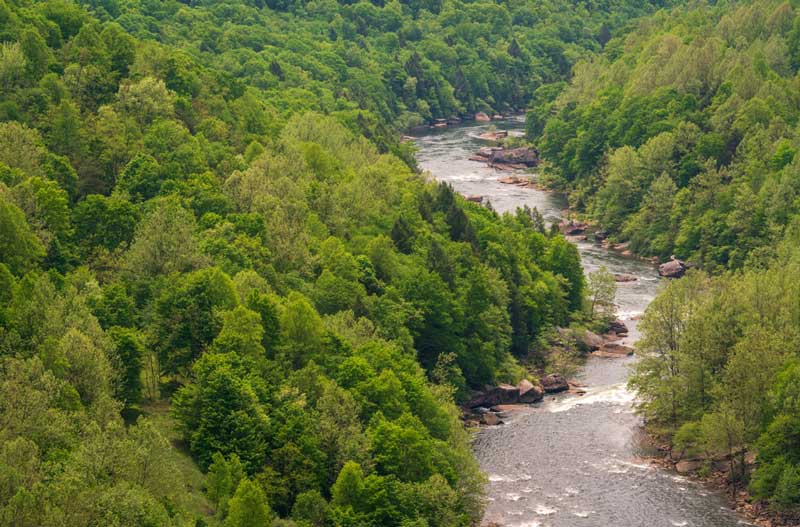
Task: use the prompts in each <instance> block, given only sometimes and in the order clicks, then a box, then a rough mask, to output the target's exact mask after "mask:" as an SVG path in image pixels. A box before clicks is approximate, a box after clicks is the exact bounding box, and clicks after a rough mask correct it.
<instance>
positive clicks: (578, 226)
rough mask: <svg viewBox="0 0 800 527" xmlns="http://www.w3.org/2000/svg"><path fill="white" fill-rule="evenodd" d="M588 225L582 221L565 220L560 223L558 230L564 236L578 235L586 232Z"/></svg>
mask: <svg viewBox="0 0 800 527" xmlns="http://www.w3.org/2000/svg"><path fill="white" fill-rule="evenodd" d="M587 227H588V225H587V224H586V223H584V222H582V221H575V220H563V221H562V222H561V223H559V224H558V230H560V231H561V234H563V235H564V236H577V235H579V234H583V233H584V232H586V229H587Z"/></svg>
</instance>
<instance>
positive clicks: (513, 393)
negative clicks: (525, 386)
mask: <svg viewBox="0 0 800 527" xmlns="http://www.w3.org/2000/svg"><path fill="white" fill-rule="evenodd" d="M516 402H519V388H517V387H516V386H511V385H510V384H501V385H500V386H486V387H485V389H484V391H482V392H476V393H474V394H473V396H472V398H471V399H470V400H469V401H467V403H466V404H465V406H466V407H467V408H478V407H481V406H482V407H484V408H490V407H492V406H495V405H498V404H514V403H516Z"/></svg>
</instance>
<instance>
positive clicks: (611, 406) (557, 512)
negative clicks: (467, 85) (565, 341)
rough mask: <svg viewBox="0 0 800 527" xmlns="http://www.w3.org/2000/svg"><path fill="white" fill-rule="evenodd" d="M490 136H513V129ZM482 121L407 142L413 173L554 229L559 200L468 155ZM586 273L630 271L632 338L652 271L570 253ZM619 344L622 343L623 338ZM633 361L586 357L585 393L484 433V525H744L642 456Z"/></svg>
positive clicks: (511, 125) (624, 308)
mask: <svg viewBox="0 0 800 527" xmlns="http://www.w3.org/2000/svg"><path fill="white" fill-rule="evenodd" d="M493 125H494V126H496V127H497V129H507V130H521V129H522V126H523V123H522V122H521V121H517V120H511V121H506V122H500V123H493ZM488 127H489V125H487V124H465V125H460V126H457V127H451V128H446V129H442V130H431V131H425V132H421V133H418V134H416V135H415V139H416V143H417V146H418V149H419V151H418V154H417V160H418V162H419V165H420V168H422V169H423V170H426V171H429V172H430V173H431V174H432V175H433V177H434V178H436V179H437V180H439V181H446V182H448V183H450V184H452V186H453V187H454V188H455V189H456V190H457V191H459V192H461V193H462V194H465V195H468V194H477V195H481V196H484V197H485V198H487V199H488V200H489V201H490V202H491V204H492V206H493V207H494V209H495V210H497V211H498V212H505V211H512V210H514V209H516V208H517V207H520V206H523V205H528V206H530V207H536V208H538V209H539V211H540V212H541V213H542V214H543V215H544V216H545V218H546V219H547V220H548V221H549V222H557V221H559V220H560V217H561V214H562V210H563V208H564V205H565V203H564V201H563V200H562V199H561V198H559V197H558V196H554V195H552V194H550V193H547V192H543V191H540V190H536V189H529V188H520V187H517V186H514V185H506V184H502V183H499V182H498V181H497V180H498V178H500V177H502V176H503V175H508V174H507V173H504V172H499V171H496V170H494V169H491V168H488V167H487V166H486V165H484V164H483V163H478V162H474V161H469V160H468V159H467V158H468V157H469V156H470V155H471V154H473V153H474V152H475V151H477V149H478V148H480V147H481V146H486V143H484V142H483V141H481V140H480V139H478V137H477V136H478V134H480V133H482V132H483V131H486V129H487V128H488ZM578 247H579V249H580V253H581V257H582V260H583V264H584V268H585V270H586V271H587V272H591V271H592V270H594V269H597V268H598V267H599V266H601V265H605V266H606V267H607V268H608V269H609V270H610V271H611V272H612V273H620V274H623V273H624V274H630V275H634V276H636V277H637V280H636V281H635V282H627V283H620V284H618V291H617V299H616V303H617V305H618V315H619V317H620V318H621V319H623V320H626V324H628V325H629V327H631V329H632V330H631V332H630V337H629V339H628V340H629V341H630V342H628V343H629V344H630V343H633V342H634V341H635V339H636V338H637V333H636V328H635V321H633V320H631V319H632V318H635V317H636V315H638V314H641V313H642V312H643V311H644V309H645V308H646V307H647V304H648V303H649V302H650V301H651V300H652V299H653V297H654V296H655V294H656V292H657V288H658V283H659V279H658V275H657V272H656V269H655V268H654V267H653V266H651V265H649V264H647V263H645V262H642V261H639V260H634V259H630V258H623V257H621V256H619V255H617V254H614V253H610V252H608V251H606V250H604V249H602V248H601V247H600V246H597V245H594V244H591V243H586V242H581V243H579V244H578ZM623 343H625V342H624V341H623ZM635 360H636V359H635V358H633V357H631V358H615V359H608V358H598V357H590V358H589V359H588V361H587V363H586V365H585V366H584V367H583V368H582V369H581V371H580V372H579V373H578V375H577V376H576V379H577V380H578V381H580V382H581V383H583V384H584V385H585V386H586V388H585V389H586V394H585V395H583V396H578V395H572V394H565V395H559V396H555V397H553V396H548V397H546V398H545V401H544V402H542V403H540V404H538V405H534V406H531V407H524V408H523V409H521V410H520V411H517V412H514V414H513V415H512V416H511V417H510V418H509V419H506V422H505V424H503V425H499V426H495V427H486V428H483V429H481V431H480V432H479V433H478V435H477V437H476V438H475V441H474V449H475V454H476V456H477V457H478V460H479V462H480V464H481V467H482V469H483V470H484V471H485V472H486V474H487V475H488V478H489V486H488V488H487V496H488V500H489V501H488V504H487V508H486V514H485V518H484V524H490V523H492V522H494V523H497V524H499V525H502V526H504V527H547V526H552V527H567V526H570V527H571V526H576V527H589V526H591V527H605V526H643V527H661V526H665V527H672V526H675V527H683V526H687V527H688V526H705V527H722V526H731V525H739V524H744V523H745V522H744V521H743V520H742V519H741V518H740V517H739V516H737V515H736V513H734V512H733V511H732V510H731V509H730V508H729V503H728V502H727V500H726V499H725V497H724V496H722V495H721V494H719V493H716V492H712V491H709V490H707V489H706V488H704V487H702V486H700V485H699V484H697V483H694V482H692V481H689V480H688V479H686V478H684V477H681V476H679V475H677V474H675V473H674V472H671V471H668V470H665V469H662V468H658V467H656V466H654V465H652V464H650V463H648V462H647V461H644V460H643V457H644V456H646V455H647V452H646V451H645V450H644V448H643V447H642V446H641V445H640V443H641V441H640V439H641V438H642V436H641V418H640V417H639V416H637V415H636V414H635V413H634V412H633V403H634V394H632V393H631V392H630V391H629V390H627V388H626V386H625V383H626V380H627V377H628V374H629V368H630V366H631V364H633V362H635Z"/></svg>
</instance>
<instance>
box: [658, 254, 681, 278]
mask: <svg viewBox="0 0 800 527" xmlns="http://www.w3.org/2000/svg"><path fill="white" fill-rule="evenodd" d="M658 274H659V275H661V276H663V277H664V278H680V277H682V276H683V275H685V274H686V263H685V262H683V261H681V260H678V259H677V258H674V259H672V260H670V261H669V262H667V263H663V264H661V265H659V266H658Z"/></svg>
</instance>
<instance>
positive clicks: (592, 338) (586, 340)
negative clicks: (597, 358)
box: [580, 330, 605, 351]
mask: <svg viewBox="0 0 800 527" xmlns="http://www.w3.org/2000/svg"><path fill="white" fill-rule="evenodd" d="M580 344H582V345H583V347H584V348H585V349H587V350H589V351H595V350H598V349H600V347H601V346H602V345H603V344H605V341H604V340H603V337H601V336H600V335H598V334H597V333H594V332H592V331H589V330H586V331H585V332H584V334H583V336H582V337H581V339H580Z"/></svg>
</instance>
